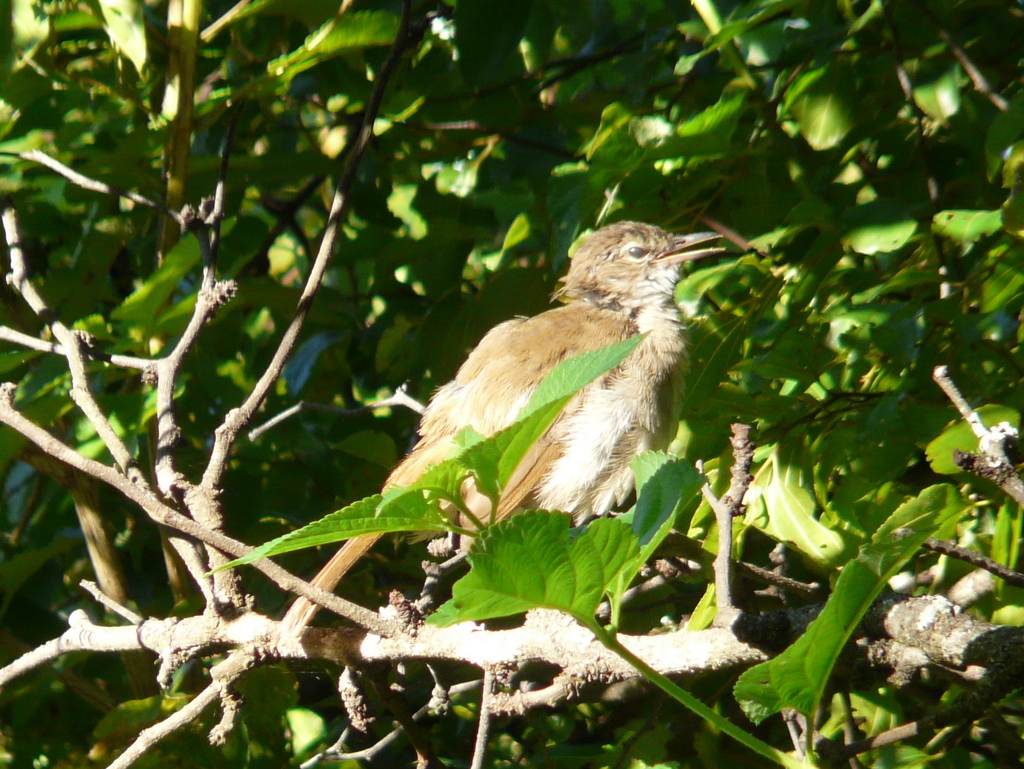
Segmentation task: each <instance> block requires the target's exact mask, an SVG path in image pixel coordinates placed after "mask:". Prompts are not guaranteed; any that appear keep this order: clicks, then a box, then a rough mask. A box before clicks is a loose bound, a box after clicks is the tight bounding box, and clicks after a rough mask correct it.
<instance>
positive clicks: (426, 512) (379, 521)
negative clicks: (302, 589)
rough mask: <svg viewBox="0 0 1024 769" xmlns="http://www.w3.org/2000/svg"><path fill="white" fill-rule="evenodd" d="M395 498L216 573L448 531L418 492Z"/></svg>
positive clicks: (357, 508)
mask: <svg viewBox="0 0 1024 769" xmlns="http://www.w3.org/2000/svg"><path fill="white" fill-rule="evenodd" d="M393 492H394V495H393V496H390V495H389V496H388V497H386V498H385V497H382V496H381V495H380V494H374V495H373V496H372V497H367V498H366V499H361V500H359V501H358V502H353V503H352V504H351V505H349V506H348V507H344V508H342V509H341V510H338V511H336V512H333V513H331V514H330V515H325V516H324V517H323V518H321V519H320V520H319V521H314V522H313V523H310V524H308V525H306V526H303V527H302V528H301V529H296V530H295V531H291V532H289V533H287V534H285V535H284V536H283V537H278V538H277V539H272V540H270V542H267V543H266V544H263V545H260V546H259V547H257V548H255V549H254V550H253V551H252V552H251V553H249V555H246V556H243V557H242V558H238V559H236V560H234V561H231V562H230V563H227V564H224V565H223V566H220V567H218V569H216V570H217V571H221V570H222V569H228V568H231V567H234V566H240V565H242V564H246V563H252V562H253V561H255V560H257V559H259V558H269V557H270V556H273V555H281V554H282V553H290V552H291V551H293V550H301V549H302V548H305V547H316V546H317V545H329V544H331V543H333V542H340V541H342V540H345V539H350V538H352V537H358V536H362V535H364V534H385V533H389V532H398V531H447V530H449V529H450V528H451V525H450V524H449V523H448V519H447V517H446V516H445V515H444V514H443V513H442V512H441V511H440V510H439V509H438V507H437V505H436V504H431V503H430V502H429V501H428V500H427V499H425V498H424V495H423V493H422V491H421V490H419V489H414V490H410V489H395V490H393Z"/></svg>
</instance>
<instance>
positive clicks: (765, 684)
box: [735, 485, 964, 723]
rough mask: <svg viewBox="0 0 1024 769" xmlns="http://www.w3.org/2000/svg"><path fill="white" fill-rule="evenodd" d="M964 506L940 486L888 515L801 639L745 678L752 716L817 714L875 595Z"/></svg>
mask: <svg viewBox="0 0 1024 769" xmlns="http://www.w3.org/2000/svg"><path fill="white" fill-rule="evenodd" d="M963 510H964V502H963V500H962V499H961V498H960V495H959V494H958V493H957V491H956V489H954V488H953V487H952V486H948V485H939V486H930V487H929V488H927V489H925V490H924V491H923V492H921V494H920V495H919V496H918V497H916V498H915V499H912V500H910V501H909V502H907V503H905V504H903V505H902V506H900V508H899V509H897V510H896V512H894V513H893V514H892V515H891V516H889V519H888V520H887V521H886V522H885V523H884V524H883V525H882V526H881V527H880V528H879V529H878V531H877V532H875V534H874V536H873V537H872V538H871V542H870V543H868V544H866V545H864V546H863V547H862V548H861V549H860V553H859V554H858V555H857V557H856V558H855V559H854V560H853V561H851V562H850V563H848V564H846V566H845V567H844V568H843V571H842V573H841V574H840V575H839V580H838V581H837V583H836V586H835V590H834V591H833V593H832V595H831V597H830V598H829V600H828V603H827V604H826V605H825V608H824V609H823V610H822V612H821V614H820V615H818V617H817V618H816V619H815V620H814V622H812V623H811V625H810V626H809V627H808V628H807V631H806V632H805V633H804V634H803V635H802V636H801V637H800V638H799V639H798V640H797V641H796V643H794V644H793V645H792V646H790V647H789V648H788V649H787V650H786V651H785V652H783V653H782V654H780V655H779V656H778V657H776V658H775V659H773V660H770V661H768V662H763V663H761V664H760V665H756V666H755V667H752V668H750V669H749V670H748V671H747V672H745V673H744V674H743V675H741V676H740V678H739V680H738V681H737V682H736V687H735V694H736V699H737V700H739V702H740V704H741V705H742V706H743V709H744V711H745V712H746V713H747V715H748V716H749V717H750V718H751V719H752V720H753V721H754V722H755V723H760V722H761V721H763V720H764V719H765V718H766V717H767V716H769V715H771V714H772V713H776V712H778V711H779V710H781V709H782V708H787V707H788V708H795V709H796V710H799V711H800V712H802V713H805V714H809V713H813V712H815V708H816V706H817V704H818V703H819V702H820V700H821V697H822V695H823V693H824V691H825V689H826V687H827V686H828V680H829V675H830V674H831V672H832V668H833V667H834V666H835V663H836V660H837V659H838V657H839V653H840V652H841V651H842V649H843V646H844V645H845V644H846V641H847V639H848V638H849V637H850V635H851V634H852V633H853V631H854V629H855V628H856V626H857V623H858V622H860V620H861V618H862V617H863V616H864V613H865V612H866V611H867V610H868V608H869V607H870V606H871V604H872V603H873V602H874V600H875V598H876V596H878V594H879V593H880V592H881V591H882V590H883V589H884V588H885V587H886V585H887V583H888V581H889V579H890V578H891V577H892V576H894V575H895V574H896V573H897V572H898V571H899V570H900V569H901V568H902V567H903V565H904V564H905V563H906V562H907V560H908V559H910V558H912V557H913V556H914V554H915V553H916V552H917V550H918V548H920V546H921V543H923V542H924V540H925V539H926V538H927V537H929V536H931V535H932V533H933V532H935V531H936V530H937V529H938V528H939V527H941V526H942V525H943V524H944V523H945V522H946V521H948V520H951V519H953V518H955V517H956V516H958V515H960V513H961V512H962V511H963Z"/></svg>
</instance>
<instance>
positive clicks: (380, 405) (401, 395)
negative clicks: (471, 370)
mask: <svg viewBox="0 0 1024 769" xmlns="http://www.w3.org/2000/svg"><path fill="white" fill-rule="evenodd" d="M393 406H404V407H405V408H407V409H411V410H412V411H415V412H416V413H417V414H422V413H423V412H424V411H425V410H426V406H424V405H423V404H422V403H420V402H419V401H418V400H416V399H415V398H413V397H412V396H411V395H409V394H408V393H407V392H406V385H404V384H403V385H402V386H401V387H399V388H398V389H397V390H395V394H394V395H391V396H389V397H387V398H382V399H381V400H379V401H374V402H373V403H367V404H366V405H365V406H359V407H358V408H354V409H344V408H340V407H339V406H332V405H330V404H328V403H313V402H312V401H299V402H298V403H295V404H293V405H291V406H289V407H288V408H286V409H285V410H284V411H282V412H281V413H280V414H278V415H277V416H274V417H271V418H270V419H268V420H267V421H266V422H264V423H263V424H261V425H260V426H259V427H254V428H253V429H252V430H250V431H249V435H248V438H249V440H250V441H255V440H257V439H258V438H260V437H261V436H262V435H263V434H264V433H266V432H267V431H268V430H271V429H273V428H274V427H277V426H278V425H279V424H281V423H282V422H284V421H285V420H286V419H289V418H291V417H293V416H295V415H296V414H299V413H300V412H303V411H327V412H330V413H332V414H340V415H341V416H343V417H346V418H349V417H357V416H360V415H362V414H366V413H368V412H370V411H375V410H377V409H384V408H391V407H393Z"/></svg>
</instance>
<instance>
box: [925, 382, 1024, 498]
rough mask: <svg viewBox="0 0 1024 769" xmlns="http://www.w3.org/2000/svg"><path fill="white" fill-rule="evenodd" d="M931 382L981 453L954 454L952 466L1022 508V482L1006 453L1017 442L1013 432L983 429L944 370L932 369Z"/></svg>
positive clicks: (1003, 428)
mask: <svg viewBox="0 0 1024 769" xmlns="http://www.w3.org/2000/svg"><path fill="white" fill-rule="evenodd" d="M932 379H934V380H935V383H936V384H937V385H938V386H939V387H940V388H942V392H944V393H945V394H946V397H947V398H949V399H950V401H952V403H953V405H954V406H956V408H957V411H959V412H960V415H961V416H962V417H963V418H964V420H965V421H966V422H967V424H969V425H970V426H971V430H972V431H973V432H974V434H975V435H976V436H977V438H978V447H979V448H980V449H981V453H982V455H981V456H980V457H979V456H977V455H974V454H968V453H966V452H962V451H959V450H954V452H953V462H954V464H956V465H957V467H959V468H960V469H961V470H964V471H966V472H969V473H973V474H974V475H977V476H978V477H980V478H985V479H987V480H990V481H992V482H993V483H995V484H996V485H998V486H999V488H1001V489H1002V490H1003V491H1004V492H1006V493H1007V494H1008V495H1009V496H1010V497H1012V498H1013V499H1014V500H1015V501H1016V502H1017V504H1020V505H1024V481H1022V480H1021V477H1020V475H1018V473H1017V470H1016V468H1015V467H1014V463H1013V462H1012V461H1011V460H1010V456H1009V453H1008V452H1009V450H1010V446H1011V445H1012V444H1015V443H1016V440H1017V430H1016V428H1014V427H1012V426H1010V425H1008V424H1005V423H1004V424H999V425H996V426H995V427H993V428H992V429H989V428H987V427H985V424H984V423H983V422H982V421H981V417H979V416H978V414H977V412H975V411H974V410H973V409H972V408H971V407H970V405H969V404H968V403H967V400H966V399H965V398H964V396H963V395H962V394H961V393H960V390H959V388H958V387H957V386H956V384H955V383H954V382H953V380H952V378H951V377H950V376H949V369H948V368H947V367H946V366H936V367H935V369H934V370H933V371H932Z"/></svg>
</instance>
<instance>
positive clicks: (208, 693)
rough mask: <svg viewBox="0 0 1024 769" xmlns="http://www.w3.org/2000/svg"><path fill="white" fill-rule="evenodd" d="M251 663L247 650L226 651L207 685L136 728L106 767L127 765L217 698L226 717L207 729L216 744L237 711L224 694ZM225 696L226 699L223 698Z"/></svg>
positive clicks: (185, 723)
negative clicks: (160, 718) (160, 716)
mask: <svg viewBox="0 0 1024 769" xmlns="http://www.w3.org/2000/svg"><path fill="white" fill-rule="evenodd" d="M254 664H255V659H254V658H253V656H252V654H251V653H250V652H247V651H245V650H237V651H234V652H232V653H231V654H229V655H228V657H227V659H225V660H224V661H223V662H220V663H218V664H217V665H214V666H213V668H212V669H211V670H210V675H211V677H212V678H213V681H212V682H211V683H210V685H209V686H207V687H206V688H205V689H203V691H201V692H200V693H199V694H197V695H196V696H195V698H193V699H192V700H191V701H190V702H189V703H188V704H187V705H185V707H183V708H182V709H181V710H178V711H176V712H175V713H173V714H172V715H170V716H168V717H167V718H165V719H164V720H163V721H161V722H160V723H158V724H155V725H153V726H151V727H149V728H148V729H143V730H142V731H141V732H139V736H138V737H136V738H135V742H133V743H132V744H131V745H129V746H128V748H127V749H126V750H125V752H124V753H122V754H121V755H120V756H118V757H117V760H116V761H114V762H113V763H112V764H110V766H109V767H107V769H127V767H129V766H131V765H132V764H134V763H135V762H136V761H137V760H138V759H139V757H140V756H142V755H144V754H145V753H146V752H148V751H149V750H150V749H152V748H153V746H155V745H156V744H157V743H158V742H160V741H161V740H163V739H164V738H166V737H168V736H170V735H171V734H174V732H176V731H178V730H179V729H181V728H182V727H185V726H187V725H188V724H190V723H192V722H193V721H195V720H196V719H197V718H199V716H200V715H202V713H203V711H204V710H206V708H208V707H209V706H210V705H212V704H213V703H214V702H216V701H218V700H220V701H221V703H222V704H223V705H224V708H225V719H222V720H221V722H220V723H219V724H218V725H217V726H216V727H214V730H213V731H212V732H211V733H210V740H211V742H213V743H214V744H216V743H217V741H218V739H219V737H220V735H221V728H222V727H223V726H224V724H225V721H232V720H233V718H232V717H233V714H235V713H236V712H237V703H231V700H230V695H227V692H228V691H229V690H230V688H231V685H232V683H233V682H234V681H236V680H237V679H238V678H239V677H240V676H242V675H243V674H244V673H246V672H247V671H248V670H250V669H251V668H252V666H253V665H254ZM226 696H227V697H228V699H225V697H226Z"/></svg>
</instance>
